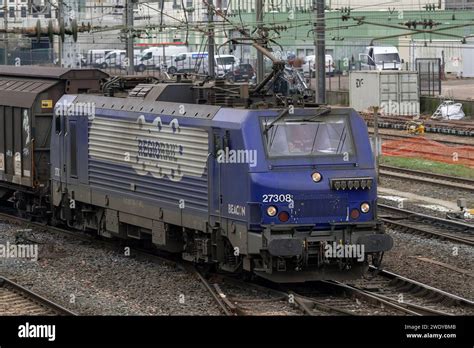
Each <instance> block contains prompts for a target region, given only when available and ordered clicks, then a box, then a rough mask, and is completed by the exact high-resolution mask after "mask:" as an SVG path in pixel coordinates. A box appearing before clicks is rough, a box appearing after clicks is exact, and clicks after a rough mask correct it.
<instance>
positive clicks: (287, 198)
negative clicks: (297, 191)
mask: <svg viewBox="0 0 474 348" xmlns="http://www.w3.org/2000/svg"><path fill="white" fill-rule="evenodd" d="M262 202H263V203H278V202H288V203H290V202H293V195H291V194H289V193H287V194H280V195H278V194H269V195H263V196H262Z"/></svg>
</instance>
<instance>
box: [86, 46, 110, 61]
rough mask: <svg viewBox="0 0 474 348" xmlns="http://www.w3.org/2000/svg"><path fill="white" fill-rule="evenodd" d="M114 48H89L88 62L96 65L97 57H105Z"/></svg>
mask: <svg viewBox="0 0 474 348" xmlns="http://www.w3.org/2000/svg"><path fill="white" fill-rule="evenodd" d="M111 51H113V49H101V50H89V51H87V57H86V64H87V65H94V64H95V62H96V60H97V59H101V58H104V57H105V56H106V54H107V53H109V52H111Z"/></svg>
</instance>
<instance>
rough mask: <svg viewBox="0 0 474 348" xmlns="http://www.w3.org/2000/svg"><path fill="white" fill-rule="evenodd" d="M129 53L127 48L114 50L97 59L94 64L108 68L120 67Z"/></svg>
mask: <svg viewBox="0 0 474 348" xmlns="http://www.w3.org/2000/svg"><path fill="white" fill-rule="evenodd" d="M126 54H127V51H125V50H113V51H111V52H109V53H107V54H106V55H105V56H104V57H103V58H99V59H96V61H95V64H94V66H96V67H98V68H101V69H107V68H115V67H119V66H120V65H121V64H122V62H123V60H124V58H125V55H126Z"/></svg>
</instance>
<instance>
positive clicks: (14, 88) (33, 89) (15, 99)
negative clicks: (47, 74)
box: [0, 76, 58, 108]
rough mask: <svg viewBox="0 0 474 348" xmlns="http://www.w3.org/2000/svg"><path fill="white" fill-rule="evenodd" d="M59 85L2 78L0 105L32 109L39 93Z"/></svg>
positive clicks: (52, 81) (0, 79)
mask: <svg viewBox="0 0 474 348" xmlns="http://www.w3.org/2000/svg"><path fill="white" fill-rule="evenodd" d="M57 83H58V81H54V80H35V81H31V80H27V79H15V78H10V77H2V76H0V105H5V106H18V107H23V108H30V107H31V106H32V105H33V103H34V102H35V99H36V97H37V96H38V94H39V93H41V92H43V91H45V90H47V89H49V88H51V87H53V86H54V85H56V84H57Z"/></svg>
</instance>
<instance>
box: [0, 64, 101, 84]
mask: <svg viewBox="0 0 474 348" xmlns="http://www.w3.org/2000/svg"><path fill="white" fill-rule="evenodd" d="M86 75H87V76H92V75H93V76H94V77H96V78H107V77H109V75H108V74H106V73H105V72H103V71H101V70H98V69H70V68H57V67H44V66H32V65H31V66H29V65H22V66H11V65H1V66H0V77H1V76H16V77H22V78H28V77H31V78H35V79H37V78H43V79H55V80H74V79H77V78H80V79H84V78H87V77H86Z"/></svg>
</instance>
